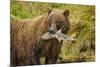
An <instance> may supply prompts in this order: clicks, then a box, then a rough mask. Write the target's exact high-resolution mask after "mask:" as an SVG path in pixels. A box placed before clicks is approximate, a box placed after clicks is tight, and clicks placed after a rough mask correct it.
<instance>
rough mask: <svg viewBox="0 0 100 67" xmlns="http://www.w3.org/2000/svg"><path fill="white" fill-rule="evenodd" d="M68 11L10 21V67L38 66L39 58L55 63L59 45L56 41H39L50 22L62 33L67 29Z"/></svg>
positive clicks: (55, 11) (53, 11)
mask: <svg viewBox="0 0 100 67" xmlns="http://www.w3.org/2000/svg"><path fill="white" fill-rule="evenodd" d="M68 16H69V11H68V10H67V11H63V10H57V9H56V10H50V11H48V14H44V15H41V16H38V17H36V18H34V19H24V20H13V21H11V65H32V64H40V60H39V59H40V57H41V56H44V57H46V60H45V63H46V64H47V63H56V60H57V58H58V56H59V53H60V49H61V43H60V42H59V41H58V40H57V39H50V40H41V36H42V35H43V34H44V33H45V32H47V31H48V28H49V27H50V25H51V24H52V22H54V23H56V25H57V30H58V29H60V28H62V27H63V28H62V32H63V33H67V31H68V29H69V26H70V25H69V20H68Z"/></svg>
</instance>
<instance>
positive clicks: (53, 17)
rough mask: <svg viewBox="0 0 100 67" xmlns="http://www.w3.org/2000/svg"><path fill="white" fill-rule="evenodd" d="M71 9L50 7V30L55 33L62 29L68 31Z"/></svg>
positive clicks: (48, 19) (64, 31)
mask: <svg viewBox="0 0 100 67" xmlns="http://www.w3.org/2000/svg"><path fill="white" fill-rule="evenodd" d="M69 14H70V12H69V10H58V9H49V10H48V18H47V21H48V22H49V23H50V26H49V31H51V32H53V33H55V32H57V31H58V30H60V29H61V31H62V33H67V31H68V29H69V27H70V24H69V19H68V17H69Z"/></svg>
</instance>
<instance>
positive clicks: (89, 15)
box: [11, 0, 95, 61]
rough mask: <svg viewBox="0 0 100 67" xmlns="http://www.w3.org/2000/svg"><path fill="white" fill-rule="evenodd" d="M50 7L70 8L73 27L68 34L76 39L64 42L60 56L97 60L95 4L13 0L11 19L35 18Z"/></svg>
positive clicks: (71, 58) (81, 59)
mask: <svg viewBox="0 0 100 67" xmlns="http://www.w3.org/2000/svg"><path fill="white" fill-rule="evenodd" d="M48 8H57V9H63V10H67V9H68V10H70V16H69V20H70V25H71V28H70V30H69V32H68V34H69V35H72V36H74V37H75V38H76V41H75V42H72V41H67V42H64V43H63V45H62V49H61V53H60V57H62V59H67V60H70V61H71V60H73V59H75V58H77V60H80V61H95V6H93V5H75V4H61V3H59V4H57V3H39V2H38V3H37V2H18V1H15V0H11V19H12V18H16V19H25V18H34V17H36V16H38V15H42V14H44V13H47V11H48V10H47V9H48ZM69 58H70V59H69ZM58 61H60V60H59V59H58Z"/></svg>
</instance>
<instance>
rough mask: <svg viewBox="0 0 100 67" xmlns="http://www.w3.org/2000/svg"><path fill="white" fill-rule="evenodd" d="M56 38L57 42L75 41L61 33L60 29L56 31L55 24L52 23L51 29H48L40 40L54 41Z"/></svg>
mask: <svg viewBox="0 0 100 67" xmlns="http://www.w3.org/2000/svg"><path fill="white" fill-rule="evenodd" d="M54 38H56V39H57V40H59V41H61V40H72V41H73V40H75V39H74V38H73V37H71V36H69V35H66V34H64V33H62V28H61V29H59V30H57V27H56V24H55V23H52V24H51V27H50V28H49V29H48V31H47V32H45V33H44V34H43V35H42V36H41V39H43V40H49V39H54Z"/></svg>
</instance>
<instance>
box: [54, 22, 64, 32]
mask: <svg viewBox="0 0 100 67" xmlns="http://www.w3.org/2000/svg"><path fill="white" fill-rule="evenodd" d="M63 25H64V24H63V22H57V24H56V27H57V30H59V29H61V28H62V27H63Z"/></svg>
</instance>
